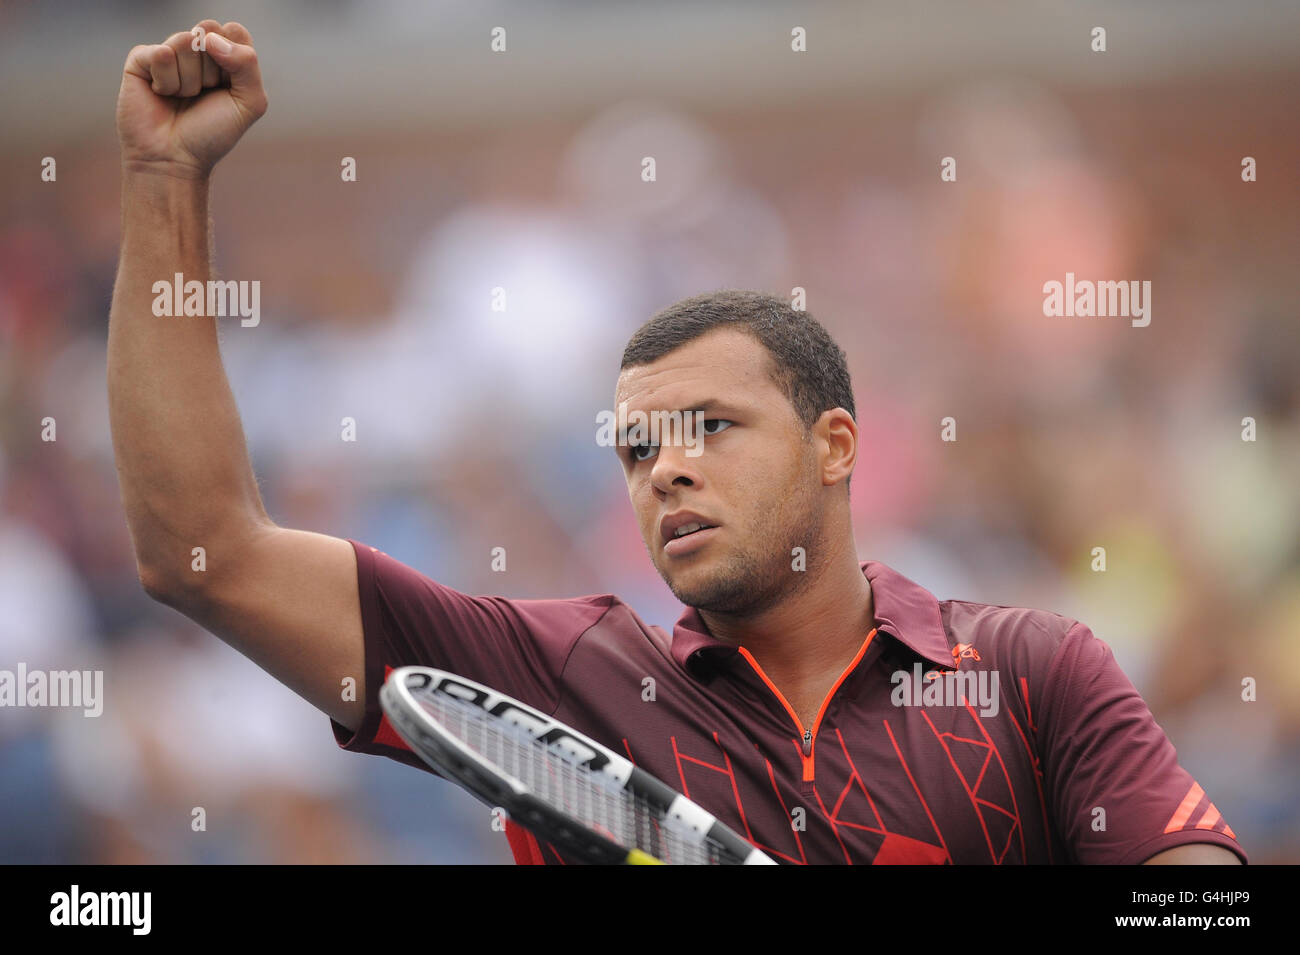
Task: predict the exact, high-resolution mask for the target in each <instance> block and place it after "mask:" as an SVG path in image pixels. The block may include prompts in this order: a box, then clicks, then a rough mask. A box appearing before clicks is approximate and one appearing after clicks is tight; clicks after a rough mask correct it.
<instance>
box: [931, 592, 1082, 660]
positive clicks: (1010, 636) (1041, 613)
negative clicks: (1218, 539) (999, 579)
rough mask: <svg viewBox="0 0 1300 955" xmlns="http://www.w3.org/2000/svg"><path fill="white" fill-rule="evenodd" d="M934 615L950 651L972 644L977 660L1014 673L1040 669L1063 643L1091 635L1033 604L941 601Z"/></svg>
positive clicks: (1074, 622)
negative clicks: (1023, 605)
mask: <svg viewBox="0 0 1300 955" xmlns="http://www.w3.org/2000/svg"><path fill="white" fill-rule="evenodd" d="M939 613H940V616H941V617H942V619H943V627H944V632H945V633H946V635H947V637H948V641H949V644H950V646H951V647H952V648H953V650H954V652H955V653H958V654H963V653H966V648H968V647H969V648H973V649H974V651H976V652H978V653H979V655H980V656H979V658H980V659H981V660H987V661H989V662H990V663H992V664H993V665H995V666H1000V667H1005V668H1008V669H1011V670H1013V671H1015V672H1018V673H1025V674H1028V673H1030V672H1038V673H1045V672H1046V670H1047V669H1048V668H1050V666H1051V664H1052V661H1053V659H1054V658H1055V657H1056V655H1057V653H1058V652H1059V651H1060V650H1061V647H1062V646H1063V645H1065V644H1066V643H1067V642H1069V641H1074V640H1076V639H1080V638H1082V637H1083V635H1084V634H1086V635H1087V636H1088V637H1090V638H1091V636H1092V634H1091V631H1089V630H1088V629H1087V627H1084V626H1083V625H1082V624H1081V623H1079V621H1077V620H1074V619H1072V618H1070V617H1066V616H1063V615H1062V614H1059V613H1054V612H1052V611H1050V610H1037V609H1034V608H1032V607H1008V606H1003V605H1000V604H986V603H978V602H976V601H971V600H941V601H939ZM959 647H960V648H962V649H961V650H958V649H957V648H959ZM967 655H969V654H967Z"/></svg>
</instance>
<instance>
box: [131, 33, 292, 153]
mask: <svg viewBox="0 0 1300 955" xmlns="http://www.w3.org/2000/svg"><path fill="white" fill-rule="evenodd" d="M265 112H266V91H265V90H264V89H263V88H262V73H261V70H260V69H259V68H258V65H257V53H256V52H255V51H254V50H253V38H252V36H251V35H250V34H249V32H248V31H247V30H245V29H244V28H243V26H241V25H240V24H238V23H235V22H233V21H232V22H231V23H227V24H225V25H224V26H223V25H222V24H219V23H217V21H215V20H203V21H201V22H200V23H198V24H197V25H196V26H195V27H194V28H193V29H192V30H189V31H186V32H184V33H176V34H173V35H172V36H170V37H168V38H167V40H166V42H164V43H158V44H154V45H152V46H137V47H134V48H133V49H132V50H131V52H130V53H129V54H127V58H126V66H125V67H124V68H123V70H122V88H121V90H119V92H118V94H117V135H118V139H119V140H121V143H122V162H123V164H124V165H127V166H131V167H133V168H136V169H148V170H151V171H157V172H163V173H167V174H170V175H174V176H180V177H185V178H202V177H204V176H206V175H207V174H208V173H209V171H211V169H212V167H213V166H214V165H216V163H217V160H219V159H220V158H221V157H222V156H224V155H225V154H226V153H228V152H229V151H230V150H231V148H232V147H233V146H234V145H235V143H236V142H238V141H239V137H240V136H242V135H244V131H245V130H246V129H248V127H249V126H252V125H253V123H254V122H256V121H257V119H258V117H260V116H261V115H262V114H263V113H265Z"/></svg>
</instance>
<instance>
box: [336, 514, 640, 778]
mask: <svg viewBox="0 0 1300 955" xmlns="http://www.w3.org/2000/svg"><path fill="white" fill-rule="evenodd" d="M349 543H350V544H352V547H353V550H354V551H355V552H356V556H357V587H358V591H359V593H360V598H361V622H362V626H363V629H364V633H365V693H366V700H365V703H366V709H365V718H364V720H363V721H362V724H361V726H360V728H359V729H358V730H357V732H356V733H355V734H354V733H352V732H351V731H350V730H348V729H347V727H345V726H343V725H341V724H339V723H337V722H335V721H334V720H330V726H331V728H332V729H333V731H334V739H335V741H336V742H337V743H338V744H339V746H341V747H342V748H343V749H345V750H348V751H349V752H359V753H370V754H374V755H378V756H387V757H389V758H391V759H395V760H398V761H399V762H402V763H406V764H407V765H409V766H416V767H418V768H420V769H428V766H427V765H426V764H425V763H424V762H423V761H421V760H420V759H419V757H417V756H416V755H415V754H414V753H412V752H411V751H410V749H409V748H408V747H407V746H406V744H405V742H403V740H402V738H401V737H400V736H399V735H398V734H397V732H396V731H395V730H394V729H393V728H392V727H391V726H390V725H389V724H388V719H387V717H385V716H384V713H383V710H382V709H381V708H380V706H379V688H380V687H381V686H382V685H383V682H384V680H385V679H386V678H387V676H388V673H389V671H391V670H393V669H396V668H397V667H402V666H430V667H437V668H439V669H443V670H449V671H451V672H453V673H457V674H459V675H461V676H464V677H466V678H468V679H470V680H475V681H477V682H479V683H483V684H486V685H487V686H490V687H492V688H494V689H497V690H500V691H501V692H503V693H507V694H509V695H510V696H513V697H516V698H517V699H519V700H522V701H523V702H524V703H527V704H528V705H529V706H533V707H535V708H537V709H539V710H542V711H543V712H546V713H550V712H552V711H553V710H554V709H555V708H556V707H557V706H558V705H559V684H560V677H561V674H562V673H563V670H564V664H565V661H566V660H567V659H568V655H569V652H570V651H571V650H572V649H573V647H574V645H575V644H576V643H577V642H578V639H579V637H581V636H582V634H583V633H584V632H585V631H587V630H588V629H589V628H590V627H591V626H592V625H594V624H595V623H596V622H597V621H599V620H600V618H601V617H602V616H604V614H605V612H606V611H607V610H608V609H609V607H610V606H611V605H612V603H613V602H614V600H615V598H614V597H613V596H612V595H608V594H606V595H603V596H593V597H574V598H571V599H567V600H511V599H507V598H505V597H471V596H468V595H467V594H463V593H461V592H460V591H457V590H453V589H452V588H450V587H447V586H445V585H443V584H440V583H438V582H437V581H434V580H431V579H430V578H428V577H426V576H424V575H423V574H421V573H419V572H418V571H416V570H413V569H412V568H410V567H408V566H406V565H405V564H403V563H401V562H400V561H397V560H394V559H393V558H392V557H389V556H388V555H387V554H385V553H383V552H382V551H380V550H377V549H375V548H373V547H370V546H368V545H366V544H362V543H359V542H357V541H355V540H350V541H349Z"/></svg>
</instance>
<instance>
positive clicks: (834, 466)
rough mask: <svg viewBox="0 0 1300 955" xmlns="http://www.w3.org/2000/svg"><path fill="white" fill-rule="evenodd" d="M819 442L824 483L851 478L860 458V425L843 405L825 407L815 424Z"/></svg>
mask: <svg viewBox="0 0 1300 955" xmlns="http://www.w3.org/2000/svg"><path fill="white" fill-rule="evenodd" d="M812 432H813V438H814V440H815V441H816V443H817V453H818V464H819V465H820V467H821V473H822V484H823V485H826V486H829V485H832V484H839V483H840V482H841V481H846V480H848V477H849V475H850V474H852V473H853V466H854V464H856V463H857V460H858V425H857V422H855V421H854V420H853V416H852V415H851V414H849V413H848V412H847V411H845V410H844V409H843V408H832V409H830V410H829V411H823V412H822V414H821V417H820V418H818V419H817V420H816V421H815V422H814V423H813V426H812Z"/></svg>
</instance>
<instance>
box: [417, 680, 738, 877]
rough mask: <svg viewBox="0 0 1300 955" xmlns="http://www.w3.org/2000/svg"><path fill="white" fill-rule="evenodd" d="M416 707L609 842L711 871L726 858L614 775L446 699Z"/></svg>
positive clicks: (714, 845)
mask: <svg viewBox="0 0 1300 955" xmlns="http://www.w3.org/2000/svg"><path fill="white" fill-rule="evenodd" d="M420 703H421V704H422V705H423V706H424V707H425V708H426V709H427V710H428V711H429V712H430V714H431V715H433V716H434V717H435V718H436V719H438V720H439V721H440V722H441V723H442V724H443V725H444V726H445V727H447V728H448V729H449V730H451V731H452V732H453V733H455V734H456V735H457V736H458V737H459V738H460V739H461V741H462V742H463V743H465V744H466V745H467V746H469V747H470V748H471V749H473V750H475V751H476V752H478V753H479V754H481V755H482V756H483V757H484V758H486V759H487V760H488V761H489V762H492V763H494V764H495V765H496V766H497V767H498V768H499V769H500V770H502V771H503V772H504V773H506V774H507V775H510V776H513V777H514V778H515V779H518V780H519V781H520V782H522V783H523V784H524V785H525V786H526V787H528V789H529V790H530V791H531V792H532V794H533V795H535V796H536V797H538V798H539V799H541V800H542V801H543V802H545V803H546V804H547V805H549V806H551V807H552V808H554V809H557V810H559V811H560V812H562V813H564V814H565V815H566V816H569V817H570V818H573V819H575V820H577V821H578V822H580V823H582V824H583V825H584V826H586V827H588V828H591V829H594V830H595V831H596V832H599V833H600V834H602V835H603V836H605V837H606V838H608V839H610V840H611V841H612V842H615V843H617V844H619V845H622V846H625V847H636V848H638V849H640V850H642V851H643V852H647V853H649V854H650V855H652V856H655V857H656V858H658V859H661V860H663V861H664V862H669V863H673V864H687V865H716V864H718V861H719V860H720V858H722V857H723V851H722V847H721V846H720V845H719V844H718V843H716V842H715V841H714V840H712V839H709V838H708V837H707V836H703V835H699V834H694V833H691V834H687V833H683V832H681V831H679V830H678V829H677V828H676V827H675V826H674V825H673V823H672V821H671V820H668V819H667V817H666V816H665V815H664V812H663V810H662V809H660V808H659V807H657V806H656V805H654V804H651V803H650V802H648V801H647V800H646V799H645V798H644V797H642V796H639V795H637V794H636V793H634V792H632V791H630V790H627V789H624V788H623V786H622V785H621V784H620V783H619V782H618V780H616V779H614V778H613V777H610V776H606V775H604V774H603V773H599V772H593V771H591V770H589V769H587V768H586V767H584V766H580V765H578V764H577V763H575V762H573V761H572V760H571V759H569V758H566V754H564V753H563V752H562V751H561V750H559V749H558V748H557V747H553V746H547V745H546V744H545V743H542V742H541V741H539V740H538V739H537V738H536V737H534V736H532V735H531V734H529V733H528V732H527V730H526V729H524V728H522V727H518V726H512V725H510V724H508V723H506V722H505V721H504V720H501V719H498V718H494V717H490V716H487V715H485V714H484V712H483V710H482V709H481V708H479V707H477V706H475V705H473V704H470V703H466V702H464V701H462V700H458V699H456V698H455V697H451V696H448V695H446V694H433V695H431V696H421V697H420Z"/></svg>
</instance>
